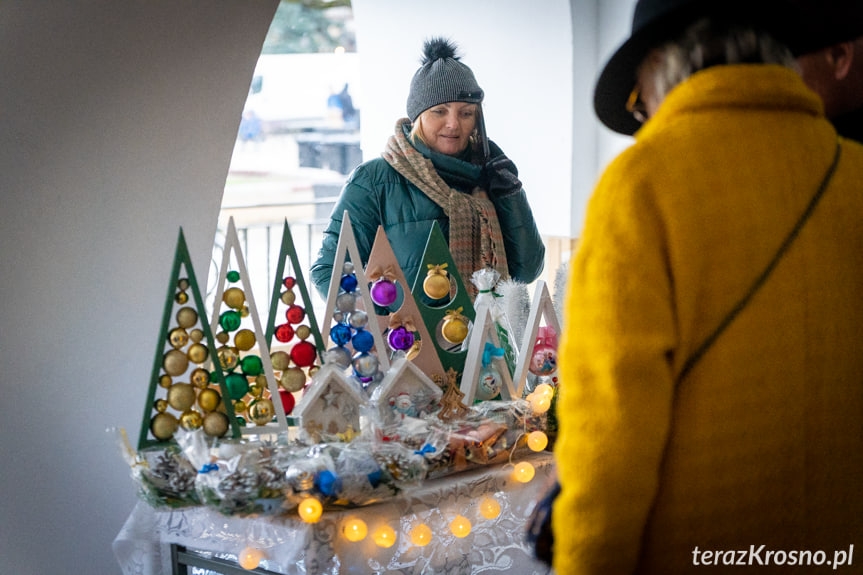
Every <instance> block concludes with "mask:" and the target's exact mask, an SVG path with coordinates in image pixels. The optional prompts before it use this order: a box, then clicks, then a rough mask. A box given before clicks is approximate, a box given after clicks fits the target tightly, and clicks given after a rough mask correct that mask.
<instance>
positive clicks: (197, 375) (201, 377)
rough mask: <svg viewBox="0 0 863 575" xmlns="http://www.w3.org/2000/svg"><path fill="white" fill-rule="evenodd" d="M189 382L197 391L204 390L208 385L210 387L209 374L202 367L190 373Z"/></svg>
mask: <svg viewBox="0 0 863 575" xmlns="http://www.w3.org/2000/svg"><path fill="white" fill-rule="evenodd" d="M191 381H192V385H194V386H195V387H197V388H198V389H204V388H206V387H207V386H208V385H210V372H208V371H207V370H206V369H204V368H202V367H199V368H197V369H195V371H193V372H192V375H191Z"/></svg>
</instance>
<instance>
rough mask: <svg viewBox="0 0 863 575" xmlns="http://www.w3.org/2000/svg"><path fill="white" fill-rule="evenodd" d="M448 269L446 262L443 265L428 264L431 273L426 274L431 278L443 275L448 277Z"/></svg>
mask: <svg viewBox="0 0 863 575" xmlns="http://www.w3.org/2000/svg"><path fill="white" fill-rule="evenodd" d="M446 267H447V264H446V262H444V263H442V264H428V268H429V271H428V272H427V273H426V275H430V276H433V275H442V276H444V277H446V275H447V272H446V269H445V268H446Z"/></svg>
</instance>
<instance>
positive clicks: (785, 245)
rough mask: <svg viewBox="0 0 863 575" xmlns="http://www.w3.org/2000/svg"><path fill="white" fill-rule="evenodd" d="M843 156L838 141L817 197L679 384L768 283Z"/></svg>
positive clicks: (692, 360) (699, 350)
mask: <svg viewBox="0 0 863 575" xmlns="http://www.w3.org/2000/svg"><path fill="white" fill-rule="evenodd" d="M841 155H842V146H840V144H839V141H838V140H837V141H836V153H835V155H834V156H833V163H832V164H831V165H830V167H829V168H828V169H827V173H826V174H825V175H824V179H822V180H821V185H820V186H818V190H817V191H816V192H815V195H814V196H812V199H811V200H809V205H808V206H806V210H805V211H804V212H803V214H802V215H801V216H800V219H798V220H797V223H796V224H795V225H794V227H793V228H792V229H791V232H790V233H789V234H788V236H787V237H786V238H785V241H783V242H782V244H781V245H780V246H779V249H778V250H777V251H776V254H775V255H774V256H773V259H771V260H770V263H768V264H767V267H766V268H764V271H763V272H761V274H760V275H759V276H758V277H757V278H756V279H755V281H754V282H753V283H752V286H751V287H750V288H749V290H748V291H747V292H746V293H745V294H744V296H743V297H742V298H740V301H738V302H737V304H736V305H735V306H734V307H733V308H731V311H730V312H728V315H726V316H725V318H724V319H723V320H722V321H721V322H719V325H718V326H716V329H715V330H713V333H711V334H710V335H709V336H707V338H705V340H704V341H703V342H702V343H701V345H699V346H698V348H697V349H696V350H695V351H694V352H692V355H690V356H689V359H687V360H686V362H685V363H684V364H683V368H682V369H681V370H680V375H678V376H677V383H680V382H681V381H683V379H684V378H685V377H686V376H687V374H689V372H690V371H691V370H692V368H693V367H695V364H696V363H698V361H699V360H700V359H701V358H702V357H703V356H704V354H705V353H706V352H707V350H708V349H710V347H711V346H712V345H713V344H714V343H715V342H716V340H717V339H718V338H719V336H720V335H721V334H722V332H723V331H725V329H726V328H727V327H728V326H729V325H730V324H731V322H733V321H734V319H735V318H736V317H737V316H738V315H739V314H740V312H741V311H743V309H744V308H745V307H746V305H747V304H748V303H749V300H751V299H752V296H754V295H755V294H756V292H758V290H759V289H761V286H762V285H764V282H766V281H767V278H768V277H770V274H771V273H773V270H774V269H775V268H776V265H777V264H778V263H779V260H781V259H782V256H784V255H785V253H786V252H787V251H788V248H789V247H790V246H791V244H792V243H794V240H795V239H796V238H797V236H798V235H799V234H800V230H801V229H802V228H803V225H804V224H805V223H806V221H807V220H808V219H809V216H811V215H812V212H814V211H815V206H817V205H818V201H819V200H820V199H821V196H823V195H824V190H826V189H827V185H828V184H829V183H830V180H831V178H832V177H833V173H834V172H835V171H836V166H837V165H839V156H841Z"/></svg>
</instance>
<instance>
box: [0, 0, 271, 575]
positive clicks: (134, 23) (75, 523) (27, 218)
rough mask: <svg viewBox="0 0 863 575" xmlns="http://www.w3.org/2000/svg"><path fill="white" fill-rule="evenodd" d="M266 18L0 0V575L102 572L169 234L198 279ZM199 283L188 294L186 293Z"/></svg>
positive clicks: (262, 2)
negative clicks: (181, 245)
mask: <svg viewBox="0 0 863 575" xmlns="http://www.w3.org/2000/svg"><path fill="white" fill-rule="evenodd" d="M276 3H277V0H184V1H182V2H177V1H176V0H122V1H120V0H78V1H74V2H66V1H55V2H32V1H29V0H5V1H3V2H0V38H2V39H3V49H2V50H0V114H2V117H3V129H2V130H0V294H2V304H0V350H2V357H3V362H2V366H3V367H2V371H0V391H2V394H3V395H2V396H3V400H2V402H3V403H2V405H3V409H2V419H0V422H2V423H0V429H2V437H0V493H2V497H0V573H3V574H9V575H14V574H19V573H20V574H24V573H40V574H41V573H46V574H47V573H51V574H54V575H62V574H70V575H79V574H81V573H87V574H99V575H101V574H106V573H118V572H119V567H118V565H117V563H116V561H115V560H114V557H113V554H112V551H111V542H112V540H113V538H114V536H115V535H116V533H117V532H118V531H119V529H120V527H121V526H122V524H123V521H124V520H125V517H126V515H127V514H128V513H129V511H131V509H132V507H133V505H134V504H135V501H136V496H135V489H134V485H133V483H132V481H131V479H130V478H129V469H128V467H126V465H125V463H123V461H122V459H121V458H120V455H119V451H118V450H117V449H115V447H114V445H113V443H112V441H111V439H110V437H109V435H108V434H107V433H106V431H105V430H106V428H107V427H109V426H122V427H126V428H127V429H128V431H129V434H130V436H131V438H132V440H133V442H134V441H135V440H136V438H137V435H138V430H139V428H140V422H141V416H142V414H143V411H144V405H143V403H144V402H145V401H146V396H147V386H148V385H149V381H148V380H149V377H150V370H151V368H152V361H153V354H154V353H155V351H156V345H157V338H158V336H159V333H158V330H159V324H160V320H161V313H162V309H163V306H164V301H165V294H166V293H167V289H168V286H167V282H168V279H169V275H170V271H171V264H172V260H173V256H174V248H175V245H176V239H177V232H178V229H179V227H180V226H183V228H184V230H185V234H186V238H187V240H188V242H189V247H190V250H191V251H192V256H193V261H194V265H195V267H196V269H197V270H198V275H199V276H201V275H204V277H205V274H206V270H207V263H208V260H209V255H210V248H211V245H212V241H213V235H214V233H215V228H216V220H217V215H218V212H219V204H220V200H221V195H222V189H223V187H224V181H225V177H226V174H227V170H228V165H229V162H230V157H231V152H232V148H233V142H234V138H235V135H236V131H237V127H238V124H239V119H240V113H241V111H242V108H243V102H244V100H245V97H246V94H247V91H248V86H249V82H250V80H251V76H252V71H253V69H254V65H255V61H256V59H257V56H258V54H259V53H260V50H261V46H262V44H263V39H264V35H265V34H266V30H267V28H268V26H269V23H270V20H271V19H272V14H273V12H274V11H275V8H276ZM204 281H206V280H204Z"/></svg>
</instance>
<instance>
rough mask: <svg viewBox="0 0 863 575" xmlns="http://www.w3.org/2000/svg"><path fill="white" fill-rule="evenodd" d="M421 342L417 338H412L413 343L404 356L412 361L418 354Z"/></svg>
mask: <svg viewBox="0 0 863 575" xmlns="http://www.w3.org/2000/svg"><path fill="white" fill-rule="evenodd" d="M422 345H423V342H422V341H420V340H419V338H417V339H415V340H414V344H413V345H412V346H411V348H410V349H409V350H408V351H407V353H405V357H406V358H407V359H408V360H409V361H413V359H414V358H415V357H416V356H418V355H419V354H420V349H422Z"/></svg>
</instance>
